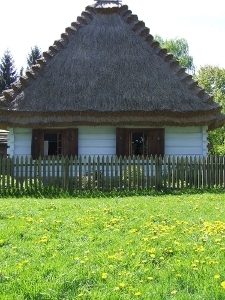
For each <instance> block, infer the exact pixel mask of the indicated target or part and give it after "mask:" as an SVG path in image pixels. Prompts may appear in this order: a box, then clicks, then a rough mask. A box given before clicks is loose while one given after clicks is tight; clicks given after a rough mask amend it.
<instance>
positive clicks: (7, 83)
mask: <svg viewBox="0 0 225 300" xmlns="http://www.w3.org/2000/svg"><path fill="white" fill-rule="evenodd" d="M17 78H18V75H17V70H16V68H15V65H14V59H13V57H12V55H11V53H10V51H9V50H8V49H7V50H6V51H5V52H4V54H3V57H2V59H1V63H0V93H2V91H4V90H6V89H9V88H10V87H11V84H12V83H13V82H15V81H16V80H17Z"/></svg>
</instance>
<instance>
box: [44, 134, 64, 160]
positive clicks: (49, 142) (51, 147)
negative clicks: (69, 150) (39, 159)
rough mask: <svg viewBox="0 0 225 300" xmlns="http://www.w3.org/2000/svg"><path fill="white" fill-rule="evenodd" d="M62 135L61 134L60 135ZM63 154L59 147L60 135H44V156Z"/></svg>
mask: <svg viewBox="0 0 225 300" xmlns="http://www.w3.org/2000/svg"><path fill="white" fill-rule="evenodd" d="M60 135H61V134H60ZM61 153H62V149H60V151H59V147H58V134H57V133H45V134H44V155H58V154H61Z"/></svg>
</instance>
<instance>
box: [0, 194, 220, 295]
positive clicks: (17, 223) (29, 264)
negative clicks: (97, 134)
mask: <svg viewBox="0 0 225 300" xmlns="http://www.w3.org/2000/svg"><path fill="white" fill-rule="evenodd" d="M224 219H225V202H224V195H223V194H221V195H218V194H213V193H211V194H210V193H206V194H203V195H180V196H178V195H176V196H171V195H168V196H165V195H164V196H156V197H151V196H150V197H149V196H142V197H136V196H134V197H127V198H120V197H114V198H112V199H109V198H107V197H106V198H105V199H88V198H85V199H78V198H73V199H68V198H64V199H54V200H52V199H30V198H28V199H25V198H20V199H4V200H2V201H0V226H1V230H0V257H1V267H0V286H1V294H0V299H7V300H14V299H43V300H44V299H45V300H47V299H51V300H59V299H68V300H72V299H86V300H87V299H95V300H100V299H101V300H103V299H105V300H106V299H107V300H119V299H123V300H130V299H142V300H146V299H154V300H166V299H177V300H178V299H179V300H180V299H185V300H188V299H190V300H191V299H196V300H197V299H224V293H225V290H224V288H225V286H224V285H225V283H224V281H225V278H224V264H225V256H224V249H225V241H224V234H225V223H224Z"/></svg>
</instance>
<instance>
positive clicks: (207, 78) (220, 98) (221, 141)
mask: <svg viewBox="0 0 225 300" xmlns="http://www.w3.org/2000/svg"><path fill="white" fill-rule="evenodd" d="M195 79H196V80H197V81H198V83H199V85H200V86H202V87H203V88H204V89H205V90H206V92H207V93H209V94H213V96H214V101H216V102H218V103H220V104H221V105H222V106H223V108H222V112H223V113H225V69H221V68H219V67H213V66H209V65H206V66H204V67H201V68H200V70H199V71H198V73H197V74H196V75H195ZM209 142H210V147H211V149H210V153H211V154H217V155H225V126H223V127H222V128H218V129H216V130H213V131H211V132H209Z"/></svg>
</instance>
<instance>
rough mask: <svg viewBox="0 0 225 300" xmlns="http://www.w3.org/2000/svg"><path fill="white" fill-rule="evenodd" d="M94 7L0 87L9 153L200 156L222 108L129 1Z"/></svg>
mask: <svg viewBox="0 0 225 300" xmlns="http://www.w3.org/2000/svg"><path fill="white" fill-rule="evenodd" d="M99 2H100V1H97V3H96V4H95V5H92V6H88V7H86V9H85V11H84V12H82V13H81V16H80V17H78V18H77V21H76V22H73V23H72V24H71V26H69V27H68V28H66V30H65V31H66V32H65V33H63V34H62V35H61V38H60V39H59V40H57V41H55V42H54V44H53V45H52V46H50V47H49V50H48V51H46V52H44V53H43V57H42V58H40V59H38V60H37V64H36V65H34V66H33V67H32V68H31V69H30V70H28V71H27V72H26V75H25V76H22V77H20V79H19V81H18V82H16V83H14V84H13V85H12V88H11V89H9V90H6V91H3V95H2V97H0V127H2V128H7V129H8V130H9V135H8V137H9V148H8V154H9V155H10V156H17V155H18V156H28V157H29V156H32V157H33V158H34V159H35V158H37V157H39V156H47V155H82V156H87V155H133V154H134V155H151V154H153V155H155V154H158V155H200V156H205V155H207V144H208V142H207V132H208V130H213V129H214V128H217V127H220V126H222V125H223V124H225V116H224V115H223V114H221V106H220V105H219V104H217V103H215V102H214V101H213V98H212V96H210V95H208V94H207V93H205V91H204V90H203V89H202V88H201V87H199V86H198V84H197V82H195V81H194V80H193V79H192V76H191V75H189V74H187V73H186V72H185V69H184V68H182V67H181V66H180V65H179V63H178V62H177V61H176V60H174V58H173V55H172V54H170V53H168V52H167V51H166V50H165V49H162V48H161V47H160V45H159V43H158V42H157V41H155V40H154V39H153V37H152V35H151V34H150V33H149V29H148V28H146V27H145V23H144V22H142V21H139V20H138V17H137V16H136V15H134V14H132V12H131V11H130V10H129V9H128V7H127V6H126V5H120V2H121V1H107V2H111V3H112V2H115V3H114V5H109V6H106V5H103V6H102V5H99ZM3 126H4V127H3Z"/></svg>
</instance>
